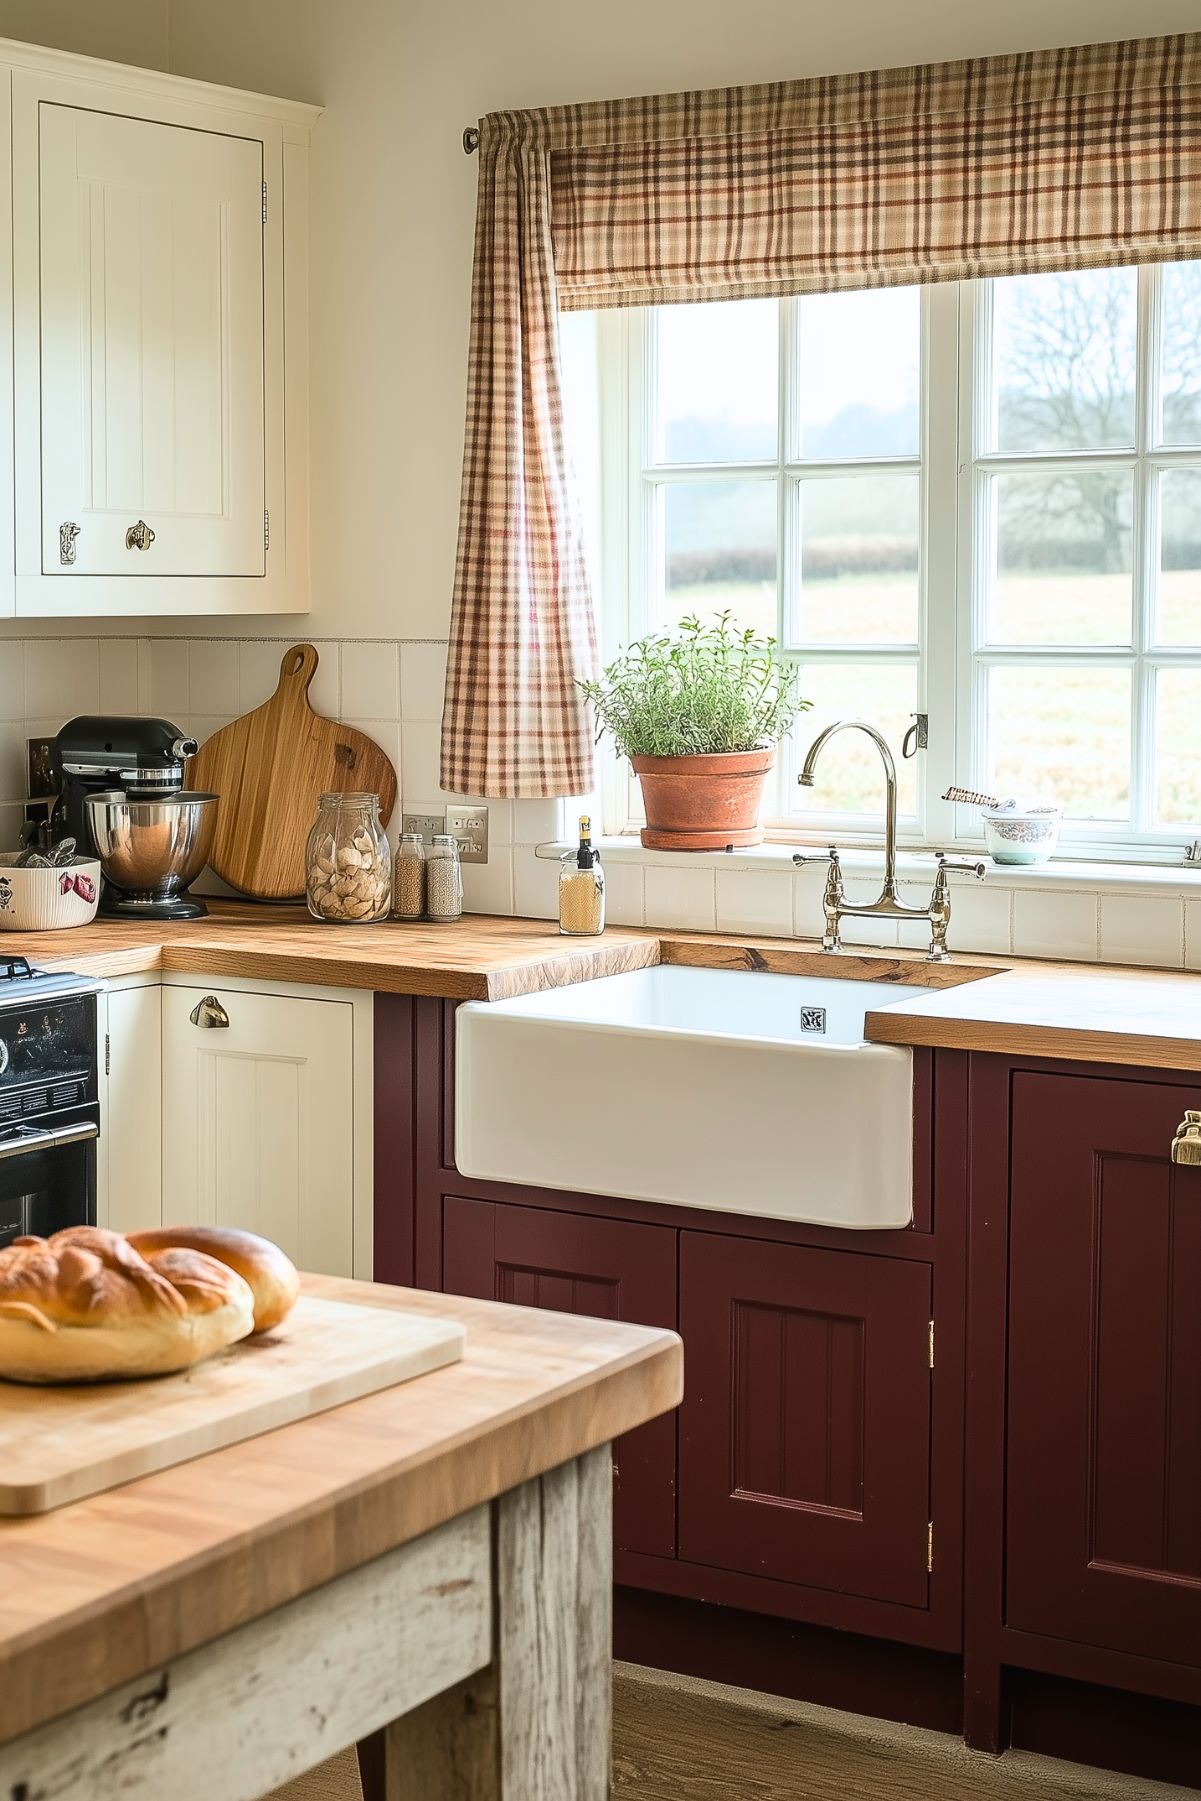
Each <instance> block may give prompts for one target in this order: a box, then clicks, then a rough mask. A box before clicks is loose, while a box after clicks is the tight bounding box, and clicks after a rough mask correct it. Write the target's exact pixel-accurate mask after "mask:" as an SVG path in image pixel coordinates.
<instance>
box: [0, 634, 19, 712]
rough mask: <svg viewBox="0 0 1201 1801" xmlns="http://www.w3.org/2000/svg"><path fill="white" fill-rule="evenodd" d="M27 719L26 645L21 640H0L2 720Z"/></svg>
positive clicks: (0, 704) (0, 709)
mask: <svg viewBox="0 0 1201 1801" xmlns="http://www.w3.org/2000/svg"><path fill="white" fill-rule="evenodd" d="M24 717H25V645H24V643H23V641H22V640H21V639H20V638H3V639H0V719H8V720H13V719H24Z"/></svg>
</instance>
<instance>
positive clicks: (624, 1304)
mask: <svg viewBox="0 0 1201 1801" xmlns="http://www.w3.org/2000/svg"><path fill="white" fill-rule="evenodd" d="M442 1206H443V1212H442V1231H443V1249H442V1257H443V1262H442V1286H443V1288H444V1289H445V1290H446V1291H447V1292H448V1293H451V1294H467V1295H475V1296H478V1297H479V1298H480V1299H481V1300H486V1301H510V1302H512V1303H514V1304H515V1305H517V1306H521V1307H546V1308H549V1309H551V1310H552V1311H554V1312H557V1313H583V1314H592V1315H594V1316H595V1317H596V1318H599V1319H623V1320H629V1321H631V1322H632V1323H633V1324H635V1325H640V1326H667V1327H669V1328H670V1329H671V1330H672V1331H674V1330H675V1326H676V1234H675V1232H674V1231H673V1230H671V1228H670V1227H661V1226H642V1225H631V1224H629V1223H628V1222H623V1221H621V1220H609V1219H589V1218H587V1217H584V1216H582V1215H580V1214H574V1213H553V1212H551V1211H549V1210H547V1209H544V1208H541V1207H521V1206H504V1205H501V1204H499V1203H496V1202H493V1201H470V1200H465V1199H464V1198H463V1197H462V1196H460V1195H447V1196H446V1197H445V1199H444V1201H443V1203H442ZM613 1476H614V1490H613V1521H614V1537H615V1542H616V1545H617V1548H618V1550H623V1551H643V1552H645V1553H647V1554H648V1555H649V1556H654V1557H672V1556H674V1555H675V1548H676V1421H675V1415H674V1414H666V1415H664V1416H663V1417H662V1418H660V1419H656V1420H650V1421H648V1422H647V1424H646V1425H645V1426H640V1427H639V1428H638V1430H637V1431H636V1432H629V1433H627V1434H626V1436H625V1437H624V1438H622V1439H619V1440H618V1442H617V1443H616V1445H614V1447H613Z"/></svg>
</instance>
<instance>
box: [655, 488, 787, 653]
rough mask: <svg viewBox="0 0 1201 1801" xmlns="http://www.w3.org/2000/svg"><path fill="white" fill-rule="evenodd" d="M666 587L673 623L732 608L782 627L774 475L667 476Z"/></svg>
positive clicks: (753, 622) (768, 633)
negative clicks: (754, 478)
mask: <svg viewBox="0 0 1201 1801" xmlns="http://www.w3.org/2000/svg"><path fill="white" fill-rule="evenodd" d="M660 496H661V505H662V507H663V533H662V542H663V558H664V568H663V594H664V603H665V609H666V616H665V619H664V620H663V621H662V622H661V623H664V624H667V625H678V624H679V622H680V620H681V619H683V618H685V617H686V616H687V615H688V614H690V613H696V614H698V615H699V616H700V617H701V618H702V619H704V620H706V621H707V620H709V619H711V618H712V617H713V615H714V614H715V613H720V612H723V611H725V610H726V609H727V608H728V609H729V611H730V612H731V613H733V615H734V617H735V619H736V620H737V621H738V623H739V625H741V626H750V627H752V628H753V629H754V630H755V631H756V632H758V633H760V634H761V635H762V636H764V637H769V638H774V637H775V636H776V631H777V608H776V484H775V482H774V481H728V482H726V481H695V482H666V483H664V484H663V485H662V487H661V488H660Z"/></svg>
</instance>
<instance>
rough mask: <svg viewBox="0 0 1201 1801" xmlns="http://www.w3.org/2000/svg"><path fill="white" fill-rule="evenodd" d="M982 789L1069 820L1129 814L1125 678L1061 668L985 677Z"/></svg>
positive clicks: (1123, 673) (1000, 671) (1007, 670)
mask: <svg viewBox="0 0 1201 1801" xmlns="http://www.w3.org/2000/svg"><path fill="white" fill-rule="evenodd" d="M988 744H989V763H988V784H989V786H990V788H992V789H993V790H994V791H995V792H996V793H997V794H998V795H999V796H1000V797H1001V798H1002V799H1005V798H1007V797H1013V798H1014V799H1016V800H1017V802H1018V804H1019V805H1028V804H1033V803H1036V802H1039V801H1055V802H1057V803H1058V804H1059V805H1060V806H1062V807H1063V809H1064V812H1065V813H1066V814H1067V815H1068V817H1069V818H1072V819H1095V820H1124V819H1127V818H1128V817H1129V814H1130V672H1129V670H1127V669H1089V668H1084V667H1080V666H1077V667H1074V668H1073V667H1065V666H1063V665H1045V664H1044V665H1041V666H1033V667H1026V668H1015V667H1003V668H994V669H991V670H990V671H989V673H988Z"/></svg>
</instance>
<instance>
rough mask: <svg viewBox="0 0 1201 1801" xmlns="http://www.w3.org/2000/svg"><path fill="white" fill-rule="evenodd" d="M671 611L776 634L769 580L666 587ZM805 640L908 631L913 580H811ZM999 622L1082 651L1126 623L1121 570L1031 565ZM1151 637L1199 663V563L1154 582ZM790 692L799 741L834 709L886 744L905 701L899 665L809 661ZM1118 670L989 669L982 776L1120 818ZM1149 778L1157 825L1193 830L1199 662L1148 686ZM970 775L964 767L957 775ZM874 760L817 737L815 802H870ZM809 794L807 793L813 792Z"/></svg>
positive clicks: (1123, 688) (1200, 791)
mask: <svg viewBox="0 0 1201 1801" xmlns="http://www.w3.org/2000/svg"><path fill="white" fill-rule="evenodd" d="M668 598H669V602H670V605H671V608H672V611H673V613H675V612H677V611H678V613H680V614H683V613H688V612H697V613H699V614H700V615H701V616H702V618H703V617H706V616H708V615H710V614H712V613H714V612H716V611H719V610H721V609H722V608H725V607H729V608H730V609H731V610H732V611H733V612H734V613H735V616H736V617H737V618H738V619H739V620H741V621H744V622H745V623H746V624H748V625H753V626H754V627H755V629H756V630H757V631H760V632H764V633H768V632H774V631H775V629H776V618H775V611H776V597H775V588H774V586H773V585H772V584H770V583H763V582H756V583H748V584H738V583H736V582H713V583H703V584H697V585H693V586H689V587H680V588H675V589H673V590H672V591H671V592H670V594H669V597H668ZM805 598H806V601H807V602H808V604H809V606H810V609H811V614H812V620H811V623H810V625H809V627H808V629H809V630H811V631H813V633H814V636H815V638H816V637H817V636H818V626H819V621H820V622H821V623H824V624H825V626H826V634H824V635H823V641H829V642H830V643H831V644H833V645H837V643H839V642H840V641H841V642H844V643H848V644H853V643H855V642H860V643H862V642H864V641H865V640H876V641H880V640H887V639H888V638H889V637H895V638H898V639H905V638H912V636H913V635H914V634H915V632H916V605H917V603H916V589H915V584H914V582H913V581H912V580H911V579H910V578H907V577H905V576H902V575H895V574H881V575H869V576H848V577H843V578H840V579H836V580H832V581H823V582H814V583H811V584H810V585H809V588H808V590H807V594H806V597H805ZM1000 615H1001V617H1000V620H999V621H998V630H999V631H1000V630H1003V631H1004V634H1005V637H1006V639H1007V640H1008V641H1009V642H1011V643H1017V644H1029V645H1038V644H1046V643H1048V642H1053V641H1059V642H1062V641H1064V640H1066V641H1067V642H1069V643H1077V644H1080V645H1082V646H1092V645H1096V644H1098V643H1104V642H1106V641H1112V639H1113V637H1114V636H1116V635H1117V634H1119V633H1122V632H1124V631H1128V630H1129V627H1128V625H1127V623H1126V622H1127V621H1128V619H1129V617H1130V580H1129V577H1126V576H1121V575H1100V576H1097V575H1081V574H1077V573H1074V572H1073V573H1071V574H1066V575H1060V574H1057V573H1048V572H1043V573H1040V572H1030V573H1025V572H1023V573H1021V574H1020V575H1013V576H1009V577H1007V578H1006V579H1005V581H1004V584H1003V597H1002V600H1001V605H1000ZM1160 620H1161V625H1160V635H1161V638H1162V640H1163V642H1164V643H1166V644H1171V645H1177V646H1179V645H1190V644H1191V645H1195V646H1197V647H1198V660H1199V662H1201V571H1190V570H1173V571H1169V572H1167V573H1166V574H1165V575H1164V576H1163V578H1162V587H1161V597H1160ZM801 692H802V693H803V694H804V695H805V696H806V697H807V698H809V699H811V700H812V701H813V703H814V706H813V711H812V712H811V713H809V714H807V715H806V716H805V717H804V718H803V719H802V720H801V722H800V726H799V728H798V729H799V732H800V734H801V735H802V737H803V738H804V739H805V741H806V742H808V741H809V740H810V738H812V737H814V736H816V734H817V733H818V732H819V731H820V730H821V729H822V727H823V726H824V725H827V724H829V722H830V720H831V719H834V718H838V717H840V716H843V715H845V714H847V713H859V714H862V715H863V716H864V717H866V718H868V719H870V720H871V721H872V723H873V724H875V725H878V726H879V727H880V729H881V730H882V731H883V732H884V734H885V736H886V737H887V738H888V740H889V742H890V743H891V744H892V746H893V748H894V752H895V751H899V748H900V741H901V737H902V735H903V733H904V730H905V727H906V726H907V725H908V723H909V714H910V713H911V712H912V711H913V710H914V707H915V706H916V700H915V697H914V677H913V671H912V669H911V667H909V666H903V665H893V666H888V665H878V664H877V665H867V664H863V665H859V666H847V665H838V666H833V665H829V664H824V663H810V664H809V665H808V666H807V667H806V668H805V670H804V673H803V676H802V680H801ZM1130 704H1131V701H1130V679H1129V675H1128V673H1127V672H1126V671H1124V670H1116V669H1089V668H1083V667H1080V666H1075V667H1072V666H1069V667H1059V666H1057V667H1053V668H1048V667H1046V666H1043V667H1039V666H1034V665H1030V666H1025V667H1023V668H1020V669H1018V668H1008V669H1005V670H1004V671H1002V672H1001V673H999V674H998V675H997V676H995V677H994V678H993V695H992V720H991V725H992V740H993V743H994V745H995V747H996V748H995V753H994V759H993V761H994V767H993V769H992V770H991V771H990V772H989V774H988V777H987V780H988V782H989V783H990V784H994V785H995V786H996V787H997V788H998V789H999V790H1000V792H1002V793H1003V794H1014V795H1016V796H1017V797H1018V798H1019V799H1023V800H1026V799H1039V798H1042V799H1054V800H1057V801H1058V802H1059V803H1060V804H1061V805H1062V806H1063V807H1064V809H1065V810H1066V812H1067V813H1069V814H1070V815H1072V816H1074V817H1077V818H1083V819H1090V818H1091V819H1097V820H1101V821H1111V822H1112V821H1121V820H1124V819H1125V818H1126V817H1127V816H1128V809H1129V804H1130V793H1129V762H1130V730H1131V721H1130ZM1157 729H1158V742H1159V773H1158V778H1157V797H1156V811H1157V813H1158V816H1159V821H1160V823H1161V824H1163V825H1166V826H1175V825H1179V826H1180V827H1181V828H1182V830H1183V829H1187V830H1189V831H1192V830H1193V829H1194V828H1195V827H1196V826H1197V825H1198V824H1201V668H1198V669H1196V670H1178V671H1171V672H1165V673H1163V674H1161V676H1160V678H1159V691H1158V720H1157ZM898 774H899V777H900V781H901V794H900V804H901V807H902V809H903V810H908V811H910V812H911V811H912V810H913V808H914V806H915V801H916V791H915V779H914V773H913V768H912V765H900V766H899V769H898ZM970 776H971V772H970V771H967V770H964V771H963V772H962V778H963V779H964V780H967V779H969V778H970ZM880 791H881V782H880V768H879V760H878V759H877V758H876V756H875V753H874V752H873V751H872V750H871V749H870V747H869V746H868V745H867V744H866V743H864V744H862V746H861V745H860V744H859V743H857V742H856V741H855V740H854V739H853V738H846V739H845V740H840V741H838V742H836V743H835V744H832V745H831V746H830V749H829V751H828V752H827V755H826V758H825V759H824V761H823V767H822V777H821V788H820V790H819V792H820V795H821V797H822V799H823V800H824V801H825V803H826V805H828V806H829V807H831V808H834V809H838V810H842V809H846V810H853V811H878V810H879V806H880ZM815 798H816V796H815Z"/></svg>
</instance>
